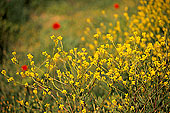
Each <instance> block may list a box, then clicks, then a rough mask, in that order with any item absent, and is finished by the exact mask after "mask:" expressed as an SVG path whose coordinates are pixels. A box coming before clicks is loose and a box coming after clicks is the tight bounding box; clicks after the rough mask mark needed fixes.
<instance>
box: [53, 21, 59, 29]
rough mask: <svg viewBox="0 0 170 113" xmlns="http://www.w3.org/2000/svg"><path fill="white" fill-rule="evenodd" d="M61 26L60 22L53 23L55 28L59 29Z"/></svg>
mask: <svg viewBox="0 0 170 113" xmlns="http://www.w3.org/2000/svg"><path fill="white" fill-rule="evenodd" d="M59 28H60V24H59V23H58V22H56V23H54V24H53V29H55V30H57V29H59Z"/></svg>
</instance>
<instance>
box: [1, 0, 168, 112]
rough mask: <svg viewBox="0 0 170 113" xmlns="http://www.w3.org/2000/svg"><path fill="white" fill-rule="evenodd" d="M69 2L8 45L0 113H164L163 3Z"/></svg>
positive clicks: (165, 7) (165, 45)
mask: <svg viewBox="0 0 170 113" xmlns="http://www.w3.org/2000/svg"><path fill="white" fill-rule="evenodd" d="M68 1H69V2H70V4H72V5H73V8H72V10H71V11H70V13H69V14H67V13H66V12H64V10H63V9H62V8H61V7H59V8H58V9H56V11H58V12H59V13H58V15H60V16H57V17H55V18H53V19H49V18H46V16H45V15H48V16H50V15H54V12H53V11H52V10H54V9H55V8H53V7H55V6H53V5H51V9H50V8H49V9H48V10H46V14H44V16H40V17H37V16H33V18H34V20H35V21H30V23H32V22H35V23H36V24H37V22H38V21H37V20H40V18H41V20H42V21H43V22H44V23H43V25H42V26H41V27H42V29H41V32H40V33H35V32H34V31H32V30H35V29H38V28H32V30H30V32H31V34H32V35H31V36H32V37H36V35H39V36H38V37H41V39H40V43H38V42H39V41H36V40H38V38H34V39H32V38H31V39H28V38H25V39H21V40H20V39H19V40H18V41H17V42H16V43H15V44H16V45H13V46H12V47H11V48H12V49H14V50H11V51H10V54H8V55H7V59H6V60H5V63H4V64H2V66H1V68H2V69H1V77H0V78H1V83H0V85H1V86H0V99H1V101H0V112H2V113H8V112H9V113H20V112H21V113H27V112H28V113H36V112H37V113H67V112H68V113H79V112H80V113H93V112H94V113H170V81H169V80H170V48H169V47H170V0H120V1H119V0H115V1H114V0H113V1H109V0H106V1H105V0H104V1H102V0H101V1H100V0H92V1H91V2H92V3H90V2H89V1H88V2H89V3H88V2H87V1H86V2H82V1H83V0H82V1H81V0H80V1H79V2H76V3H77V4H76V5H74V4H75V1H74V0H68ZM128 2H129V3H128ZM95 3H96V4H95ZM87 4H90V5H87ZM60 5H61V6H62V7H63V8H66V9H67V5H68V4H67V2H61V4H60ZM82 5H85V6H88V8H87V9H86V8H83V7H82ZM77 9H78V10H77ZM68 10H69V9H68ZM48 12H52V13H48ZM60 13H61V14H62V15H61V14H60ZM70 15H71V16H73V15H74V17H72V18H71V19H70ZM50 18H52V16H51V17H50ZM54 20H55V21H54ZM56 20H57V21H56ZM66 20H67V21H66ZM68 20H69V21H68ZM52 22H53V23H52ZM30 23H29V22H28V25H24V26H22V29H23V30H24V29H28V28H29V27H30V26H29V24H30ZM33 24H34V23H33ZM36 24H35V25H33V26H36ZM33 26H32V27H33ZM27 27H28V28H27ZM22 29H21V32H22ZM48 29H50V30H48ZM20 36H26V35H24V33H23V32H22V33H21V34H20ZM47 37H48V39H47ZM24 40H26V41H24ZM21 42H22V43H21ZM28 43H29V44H28ZM20 48H22V49H20ZM17 49H18V50H17ZM40 51H41V52H40Z"/></svg>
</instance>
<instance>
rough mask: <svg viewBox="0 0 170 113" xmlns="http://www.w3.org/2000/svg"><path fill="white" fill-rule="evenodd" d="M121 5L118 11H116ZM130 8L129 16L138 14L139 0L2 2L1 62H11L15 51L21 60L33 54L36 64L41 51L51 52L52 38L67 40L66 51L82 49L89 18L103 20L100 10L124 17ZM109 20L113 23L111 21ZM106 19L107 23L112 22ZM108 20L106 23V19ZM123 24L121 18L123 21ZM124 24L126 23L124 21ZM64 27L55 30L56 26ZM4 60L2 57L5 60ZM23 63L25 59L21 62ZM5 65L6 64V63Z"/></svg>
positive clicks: (0, 4)
mask: <svg viewBox="0 0 170 113" xmlns="http://www.w3.org/2000/svg"><path fill="white" fill-rule="evenodd" d="M115 3H118V4H119V6H120V7H119V8H118V9H114V4H115ZM126 6H127V7H128V8H129V10H128V12H129V15H131V14H133V13H135V9H136V6H137V1H136V0H1V1H0V7H1V11H0V21H1V22H0V29H1V30H0V31H1V32H0V44H1V47H0V48H1V50H0V54H1V55H0V57H1V58H0V59H1V64H2V59H3V62H8V61H9V60H10V58H11V52H12V51H16V52H17V54H18V55H19V57H20V58H21V59H24V58H25V57H24V56H26V54H27V53H29V52H31V53H32V54H33V55H34V56H36V57H35V59H34V60H35V61H37V62H39V60H40V59H41V55H40V54H41V51H45V50H46V51H49V52H50V50H52V47H53V42H52V41H51V40H50V36H51V35H53V34H54V35H56V36H58V35H61V36H63V37H64V39H63V43H64V49H65V50H68V49H70V48H74V47H79V46H80V39H81V36H83V31H84V30H85V28H86V27H88V26H89V25H87V22H86V19H87V18H92V19H96V20H98V21H101V22H102V21H103V20H102V19H103V18H101V11H102V10H105V11H106V14H107V13H108V14H109V15H111V16H113V14H118V15H119V16H120V17H122V16H123V12H124V8H125V7H126ZM109 19H110V20H109ZM111 19H112V18H107V21H111V22H112V21H113V20H111ZM105 21H106V20H105ZM119 21H121V18H120V20H119ZM122 21H123V20H122ZM55 22H58V23H60V25H61V28H60V29H58V30H54V29H53V28H52V25H53V23H55ZM2 57H3V58H2ZM21 61H23V60H21ZM5 64H6V63H5Z"/></svg>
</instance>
